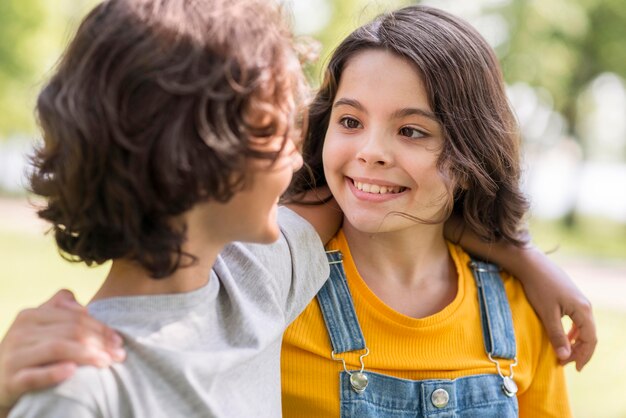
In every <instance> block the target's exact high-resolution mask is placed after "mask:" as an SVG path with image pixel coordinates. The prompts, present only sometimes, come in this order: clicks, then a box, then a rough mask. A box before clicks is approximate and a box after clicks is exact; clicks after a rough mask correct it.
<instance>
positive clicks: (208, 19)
mask: <svg viewBox="0 0 626 418" xmlns="http://www.w3.org/2000/svg"><path fill="white" fill-rule="evenodd" d="M303 80H304V79H303V76H302V73H301V69H300V65H299V63H298V61H297V59H296V57H295V55H294V49H293V40H292V36H291V32H290V30H289V28H288V27H287V26H286V24H285V19H284V18H283V16H282V12H281V10H280V8H279V7H278V6H276V5H272V3H271V2H267V1H264V0H236V1H233V0H195V1H188V0H108V1H104V2H103V3H101V4H99V5H97V6H96V7H95V8H94V9H93V10H92V11H91V12H90V13H89V14H88V15H87V16H86V17H85V18H84V20H83V21H82V23H81V25H80V27H79V28H78V31H77V33H76V35H75V36H74V38H73V40H72V41H71V43H70V44H69V46H68V48H67V49H66V51H65V53H64V55H63V56H62V58H61V60H60V62H59V64H58V66H57V68H56V71H55V73H54V75H53V76H52V77H51V79H50V81H49V82H48V83H47V85H45V87H44V88H43V89H42V91H41V93H40V95H39V98H38V101H37V108H36V111H37V116H38V119H39V123H40V126H41V129H42V131H43V138H44V142H43V145H42V146H40V147H39V148H38V149H36V151H35V154H34V156H33V158H32V162H33V165H34V170H33V173H32V175H31V177H30V184H31V189H32V191H33V192H34V193H36V194H38V195H41V196H43V197H45V198H46V206H45V207H44V208H42V209H41V210H40V211H39V216H40V217H42V218H43V219H46V220H48V221H50V222H51V223H52V225H53V227H52V229H53V231H54V235H55V238H56V242H57V244H58V246H59V248H60V250H61V253H62V254H63V255H64V256H65V257H66V258H68V259H70V260H73V261H84V262H86V263H87V264H91V263H102V262H105V261H107V260H111V259H117V258H129V259H132V260H135V261H137V262H139V263H140V264H141V265H142V266H143V267H144V268H146V269H147V270H148V271H149V272H150V274H151V275H152V277H154V278H161V277H165V276H168V275H169V274H171V273H172V272H173V271H175V270H176V269H177V268H178V267H180V266H181V265H182V264H181V262H182V260H183V258H185V257H186V256H190V257H191V259H192V261H193V260H195V258H194V257H193V256H192V255H190V254H184V253H183V252H182V250H181V246H182V244H183V242H184V240H185V235H186V234H185V229H184V228H180V227H175V226H174V223H173V222H171V221H172V219H173V217H176V216H177V215H180V214H182V213H184V212H185V211H187V210H189V209H190V208H192V207H193V206H194V205H195V204H196V203H198V202H200V201H207V200H213V201H218V202H226V201H228V200H229V199H230V198H231V197H232V196H233V194H234V193H236V192H237V191H239V190H240V189H241V188H242V187H244V183H245V180H246V179H245V178H244V177H245V176H244V174H243V173H244V172H245V170H244V168H245V166H246V164H247V160H248V159H249V158H270V159H271V158H275V157H276V155H277V153H271V154H268V153H261V152H259V151H255V147H254V146H253V145H254V144H253V142H254V141H251V138H252V137H254V138H255V139H258V138H264V137H271V136H273V135H277V134H279V135H284V137H285V138H287V137H288V135H291V133H290V129H291V128H292V124H293V119H294V109H295V107H296V105H297V102H298V100H299V98H300V96H299V94H300V93H301V92H303V91H304V90H303V89H302V87H303V86H304V84H303ZM259 112H260V113H261V114H265V115H268V116H270V117H269V118H268V117H265V118H255V117H250V116H251V115H258V114H259ZM259 120H263V121H264V122H263V123H264V125H263V126H258V125H255V123H256V124H258V123H260V122H259ZM255 121H256V122H255ZM265 121H269V122H268V123H265ZM257 149H258V147H257Z"/></svg>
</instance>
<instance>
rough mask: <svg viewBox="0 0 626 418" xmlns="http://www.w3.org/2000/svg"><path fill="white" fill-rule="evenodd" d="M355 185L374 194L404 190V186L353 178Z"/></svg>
mask: <svg viewBox="0 0 626 418" xmlns="http://www.w3.org/2000/svg"><path fill="white" fill-rule="evenodd" d="M353 184H354V187H356V188H357V189H359V190H361V191H363V192H365V193H372V194H387V193H391V194H394V193H400V192H401V191H404V187H401V186H379V185H378V184H369V183H361V182H358V181H354V180H353Z"/></svg>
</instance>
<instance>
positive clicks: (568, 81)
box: [500, 0, 626, 134]
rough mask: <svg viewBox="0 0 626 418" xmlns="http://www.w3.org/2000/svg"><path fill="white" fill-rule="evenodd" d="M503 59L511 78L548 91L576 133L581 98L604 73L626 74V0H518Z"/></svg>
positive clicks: (511, 9) (511, 8)
mask: <svg viewBox="0 0 626 418" xmlns="http://www.w3.org/2000/svg"><path fill="white" fill-rule="evenodd" d="M502 13H503V15H504V16H505V17H506V18H507V19H508V21H509V23H510V25H511V32H510V41H509V43H508V44H506V45H504V48H503V49H504V50H503V51H502V50H501V51H500V52H502V53H501V62H502V66H503V69H504V73H505V76H506V78H507V81H509V82H515V81H524V82H527V83H528V84H530V85H532V86H535V87H543V88H545V89H546V90H548V91H549V92H550V93H551V95H552V98H553V100H554V106H555V108H556V110H557V111H559V112H561V113H562V114H563V115H564V116H565V118H566V119H567V121H568V122H569V130H570V133H572V134H576V133H577V124H578V120H579V115H578V114H577V98H578V96H579V95H580V93H581V92H582V91H583V90H584V89H585V88H586V87H587V85H588V84H589V82H591V81H592V80H593V79H594V78H596V77H597V76H598V75H600V74H602V73H604V72H614V73H616V74H618V75H619V76H621V77H622V78H626V48H624V45H623V42H624V37H625V36H626V1H624V0H577V1H570V0H550V1H546V0H513V1H512V2H511V3H510V4H509V5H508V6H506V7H505V8H504V9H503V10H502Z"/></svg>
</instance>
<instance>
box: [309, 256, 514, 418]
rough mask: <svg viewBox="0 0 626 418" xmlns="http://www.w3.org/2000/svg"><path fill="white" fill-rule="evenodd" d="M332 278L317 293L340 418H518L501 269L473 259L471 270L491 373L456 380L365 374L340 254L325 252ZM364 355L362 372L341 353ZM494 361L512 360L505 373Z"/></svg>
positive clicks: (360, 335)
mask: <svg viewBox="0 0 626 418" xmlns="http://www.w3.org/2000/svg"><path fill="white" fill-rule="evenodd" d="M327 257H328V262H329V264H330V277H329V279H328V281H327V282H326V283H325V284H324V286H323V287H322V289H321V290H320V291H319V293H318V294H317V300H318V301H319V305H320V308H321V310H322V315H323V317H324V322H325V324H326V329H327V331H328V334H329V336H330V341H331V344H332V347H333V351H332V353H331V357H332V359H333V360H337V361H341V362H342V363H343V368H344V370H343V371H342V372H341V373H340V376H339V379H340V402H341V406H340V409H341V417H342V418H353V417H358V418H368V417H389V418H391V417H393V418H402V417H463V418H470V417H480V418H486V417H498V418H507V417H517V416H518V404H517V397H516V393H517V386H516V385H515V382H514V380H513V367H514V366H515V365H516V364H517V359H516V351H515V350H516V349H515V334H514V331H513V320H512V318H511V310H510V307H509V302H508V299H507V297H506V293H505V291H504V286H503V284H502V280H501V279H500V274H499V269H498V268H497V267H496V266H494V265H491V264H487V263H483V262H479V261H475V260H472V261H471V262H470V267H471V268H472V271H473V273H474V279H475V280H476V285H477V287H478V299H479V305H480V318H481V323H482V329H483V339H484V343H485V351H486V354H485V355H486V356H487V357H488V358H489V359H490V360H491V361H492V362H493V363H494V374H481V375H473V376H465V377H461V378H458V379H453V380H448V379H428V380H407V379H400V378H397V377H393V376H387V375H383V374H379V373H374V372H370V371H368V370H366V368H365V364H366V362H367V360H366V357H367V355H368V354H369V349H368V348H367V345H366V344H365V338H364V337H363V332H362V331H361V327H360V325H359V321H358V319H357V316H356V312H355V310H354V304H353V302H352V295H351V294H350V291H349V289H348V284H347V282H346V275H345V272H344V270H343V264H342V254H341V252H339V251H329V252H327ZM350 351H358V352H362V355H361V357H360V361H361V369H360V370H348V369H347V368H346V364H345V362H344V360H342V358H341V356H340V354H341V353H346V352H350ZM498 359H508V360H514V362H513V363H512V364H511V366H510V368H509V370H505V371H504V372H503V370H501V369H500V364H499V362H498Z"/></svg>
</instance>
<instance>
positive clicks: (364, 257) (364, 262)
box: [343, 221, 458, 318]
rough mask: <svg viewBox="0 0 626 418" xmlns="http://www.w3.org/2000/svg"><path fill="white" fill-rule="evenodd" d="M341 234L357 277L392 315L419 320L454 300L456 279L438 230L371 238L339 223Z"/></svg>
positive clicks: (425, 227) (422, 227)
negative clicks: (387, 307) (358, 276)
mask: <svg viewBox="0 0 626 418" xmlns="http://www.w3.org/2000/svg"><path fill="white" fill-rule="evenodd" d="M343 231H344V234H345V236H346V240H347V242H348V245H349V247H350V253H351V255H352V258H353V260H354V263H355V265H356V268H357V270H358V271H359V275H360V276H361V278H362V279H363V280H364V281H365V283H366V284H367V285H368V287H369V288H370V290H372V291H373V292H374V293H375V294H376V295H377V296H378V297H379V298H380V299H381V300H382V301H383V302H385V303H386V304H387V305H388V306H390V307H391V308H393V309H395V310H396V311H398V312H400V313H403V314H405V315H408V316H412V317H415V318H421V317H424V316H428V315H432V314H434V313H436V312H438V311H440V310H441V309H443V308H444V307H445V306H447V305H448V304H449V303H450V302H452V300H453V299H454V297H455V296H456V292H457V277H458V275H457V272H456V268H455V266H454V263H453V261H452V259H451V257H450V254H449V251H448V246H447V244H446V241H445V239H444V237H443V225H442V224H439V225H424V224H416V225H415V227H414V228H409V229H405V230H402V231H394V232H385V233H376V234H370V233H363V232H361V231H359V230H357V229H355V228H354V227H353V226H352V225H350V224H349V222H347V221H344V225H343Z"/></svg>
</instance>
